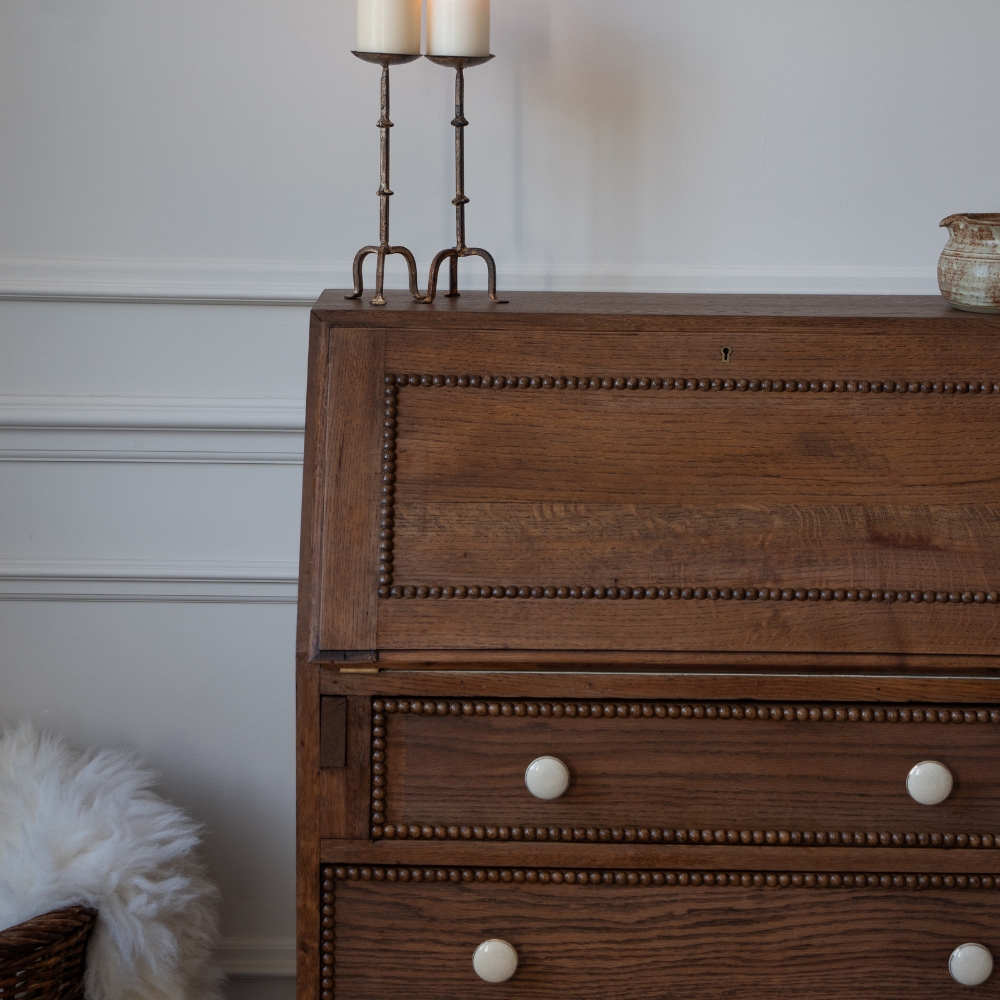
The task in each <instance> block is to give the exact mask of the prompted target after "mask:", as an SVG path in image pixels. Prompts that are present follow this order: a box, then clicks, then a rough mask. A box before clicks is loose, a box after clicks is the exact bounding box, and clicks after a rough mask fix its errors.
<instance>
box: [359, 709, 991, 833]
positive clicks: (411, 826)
mask: <svg viewBox="0 0 1000 1000" xmlns="http://www.w3.org/2000/svg"><path fill="white" fill-rule="evenodd" d="M397 713H398V714H402V715H407V714H413V715H434V716H449V717H457V716H462V717H466V718H467V717H473V718H498V717H500V718H524V717H530V718H536V717H537V718H554V719H560V718H568V719H723V720H727V719H728V720H741V719H745V720H751V721H754V720H757V721H761V722H793V723H802V722H806V723H809V722H812V723H817V722H818V723H859V722H860V723H882V724H890V725H891V724H900V723H904V724H905V723H910V724H934V725H941V724H949V725H950V724H957V725H972V724H980V725H982V724H994V725H995V724H998V723H1000V708H995V707H994V708H985V707H983V708H976V709H956V708H908V707H904V706H899V707H896V706H886V705H793V704H781V705H762V704H747V703H733V702H725V703H707V702H703V703H686V702H659V701H645V702H616V701H603V702H591V701H586V702H585V701H562V702H560V701H557V702H548V701H544V702H537V701H454V700H450V701H444V700H429V699H421V698H373V699H372V805H371V823H372V825H371V836H372V838H373V839H375V840H381V839H386V840H392V839H400V840H406V839H410V840H500V841H514V842H517V841H527V842H535V841H561V842H567V843H568V842H573V843H581V842H587V843H630V844H631V843H640V844H721V845H745V844H756V845H762V846H779V847H784V846H788V845H791V846H805V847H835V846H848V847H941V848H950V847H961V848H968V847H971V848H993V847H996V848H1000V833H996V834H993V833H914V832H893V831H884V830H865V831H858V830H814V831H808V830H807V831H802V830H750V829H741V830H734V829H727V830H692V829H669V828H667V827H652V826H651V827H638V826H615V827H593V826H588V827H582V826H544V827H543V826H523V825H522V826H496V825H454V824H451V825H448V824H431V823H387V822H386V814H385V801H386V793H387V779H388V768H387V763H388V762H387V759H386V729H385V725H386V721H387V716H388V715H394V714H397Z"/></svg>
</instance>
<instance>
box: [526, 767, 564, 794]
mask: <svg viewBox="0 0 1000 1000" xmlns="http://www.w3.org/2000/svg"><path fill="white" fill-rule="evenodd" d="M524 783H525V784H526V785H527V786H528V791H529V792H531V794H532V795H534V796H535V798H536V799H558V798H559V796H560V795H562V794H563V792H565V791H566V789H567V788H569V768H568V767H567V766H566V765H565V764H564V763H563V762H562V761H561V760H560V759H559V758H558V757H538V758H537V759H535V760H533V761H532V762H531V763H530V764H529V765H528V770H527V771H525V772H524Z"/></svg>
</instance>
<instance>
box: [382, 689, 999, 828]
mask: <svg viewBox="0 0 1000 1000" xmlns="http://www.w3.org/2000/svg"><path fill="white" fill-rule="evenodd" d="M372 717H373V722H374V725H373V772H374V773H373V807H372V808H373V812H372V820H373V834H374V836H376V837H413V836H417V837H435V838H443V839H448V838H453V839H454V838H479V839H483V838H486V839H504V840H506V839H510V840H535V839H548V840H553V839H554V840H576V841H580V840H587V841H609V842H610V841H621V840H638V841H653V842H667V843H669V842H688V841H692V840H695V841H698V842H702V843H706V842H707V843H721V844H734V843H743V844H747V843H757V844H792V845H795V844H803V845H826V844H851V845H855V846H862V845H867V846H873V847H874V846H896V847H905V846H914V847H915V846H925V847H927V846H930V847H952V846H958V847H994V846H1000V774H998V772H997V768H996V761H997V759H998V755H1000V724H998V723H1000V711H998V710H997V709H991V708H984V707H982V706H975V707H971V708H961V707H955V708H952V707H919V708H914V707H909V706H892V705H867V706H866V705H830V704H826V705H819V704H817V705H808V704H798V705H795V704H759V703H749V702H742V703H732V702H727V703H723V702H717V703H701V704H699V703H680V702H677V703H674V702H653V701H645V702H623V701H602V702H596V701H530V700H507V701H493V702H485V701H479V702H474V701H455V700H445V699H435V700H428V699H404V698H394V699H393V698H387V699H375V700H374V701H373V716H372ZM543 756H552V757H555V758H558V759H559V760H561V761H562V762H564V763H565V765H566V767H567V768H568V770H569V774H570V782H569V786H568V788H567V790H566V791H565V793H564V794H562V795H561V796H560V797H558V798H555V799H549V800H545V799H540V798H536V797H535V796H533V795H532V794H531V793H530V792H529V791H528V789H527V787H526V784H525V769H526V768H527V766H528V765H529V764H530V763H531V762H532V761H533V760H535V759H536V758H539V757H543ZM928 760H931V761H938V762H940V763H942V764H944V765H945V766H946V767H947V768H948V769H949V770H950V772H951V774H952V776H953V780H954V786H953V789H952V791H951V794H950V796H949V797H948V798H947V799H945V801H943V802H941V803H940V804H938V805H934V806H929V805H921V804H919V803H918V802H916V801H915V800H914V799H913V798H911V796H910V794H909V793H908V791H907V784H906V781H907V775H908V773H909V771H910V769H911V768H912V767H913V766H914V765H916V764H918V763H921V762H924V761H928Z"/></svg>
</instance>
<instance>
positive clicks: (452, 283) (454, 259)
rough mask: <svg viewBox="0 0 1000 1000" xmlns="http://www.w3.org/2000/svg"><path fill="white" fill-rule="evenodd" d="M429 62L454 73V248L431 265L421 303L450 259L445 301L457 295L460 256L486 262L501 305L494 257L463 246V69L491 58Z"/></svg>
mask: <svg viewBox="0 0 1000 1000" xmlns="http://www.w3.org/2000/svg"><path fill="white" fill-rule="evenodd" d="M427 58H428V59H430V61H431V62H433V63H437V64H438V66H450V67H451V68H452V69H454V70H455V117H454V119H453V120H452V125H454V126H455V197H454V199H453V200H452V204H453V205H454V206H455V245H454V246H453V247H449V248H448V249H447V250H442V251H441V252H440V253H439V254H438V255H437V256H436V257H435V258H434V261H433V263H432V264H431V271H430V275H429V277H428V279H427V295H426V297H425V298H424V300H423V301H424V302H433V301H434V296H435V295H436V294H437V283H438V272H439V271H440V270H441V265H442V264H443V263H444V262H445V261H446V260H449V259H450V272H449V280H448V291H447V292H445V296H446V297H447V298H454V297H456V296H458V295H459V294H460V293H459V291H458V259H459V257H482V258H483V260H485V261H486V273H487V281H488V285H487V287H488V289H489V294H490V298H491V299H492V300H493V301H494V302H499V303H501V304H504V303H506V302H507V300H506V299H498V298H497V265H496V262H495V261H494V260H493V255H492V254H490V253H489V252H487V251H486V250H483V249H481V248H479V247H468V246H466V245H465V206H466V205H467V204H468V203H469V199H468V198H467V197H466V195H465V128H466V126H467V125H468V124H469V121H468V119H467V118H466V117H465V70H466V68H468V67H471V66H481V65H482V64H483V63H485V62H489V61H490V60H491V59H492V58H493V56H431V55H429V56H427Z"/></svg>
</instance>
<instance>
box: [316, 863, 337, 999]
mask: <svg viewBox="0 0 1000 1000" xmlns="http://www.w3.org/2000/svg"><path fill="white" fill-rule="evenodd" d="M321 874H322V881H321V886H320V887H321V889H322V894H321V896H320V904H319V923H320V942H319V948H320V969H319V979H320V983H319V989H320V994H319V995H320V1000H333V952H334V948H335V944H336V941H335V934H336V926H337V924H336V912H335V910H334V906H335V903H336V900H335V897H334V893H333V881H332V879H333V878H334V869H332V868H323V869H322V872H321Z"/></svg>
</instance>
